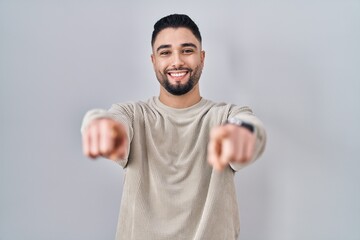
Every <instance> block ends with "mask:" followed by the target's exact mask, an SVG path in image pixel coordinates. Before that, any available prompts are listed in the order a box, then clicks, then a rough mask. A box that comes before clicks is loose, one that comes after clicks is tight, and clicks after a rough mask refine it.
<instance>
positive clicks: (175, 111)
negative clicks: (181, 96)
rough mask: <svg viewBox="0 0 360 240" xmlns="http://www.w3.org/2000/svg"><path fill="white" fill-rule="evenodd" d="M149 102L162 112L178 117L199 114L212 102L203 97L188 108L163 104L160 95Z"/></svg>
mask: <svg viewBox="0 0 360 240" xmlns="http://www.w3.org/2000/svg"><path fill="white" fill-rule="evenodd" d="M149 103H150V104H151V105H152V104H153V105H154V106H155V107H156V108H157V109H158V110H159V111H160V112H162V113H164V114H167V115H172V116H178V117H193V116H194V115H197V114H199V113H200V112H201V111H202V110H204V107H205V106H206V105H207V104H209V103H210V101H208V100H206V99H204V98H201V99H200V101H199V102H198V103H196V104H194V105H192V106H190V107H187V108H172V107H169V106H167V105H165V104H163V103H162V102H161V101H160V99H159V97H157V96H155V97H152V98H150V99H149Z"/></svg>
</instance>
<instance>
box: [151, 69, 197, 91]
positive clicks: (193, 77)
mask: <svg viewBox="0 0 360 240" xmlns="http://www.w3.org/2000/svg"><path fill="white" fill-rule="evenodd" d="M174 70H186V71H188V74H189V75H190V77H189V80H188V81H187V82H186V83H183V84H181V83H176V84H172V83H171V82H170V81H169V78H168V72H169V71H174ZM201 72H202V68H201V66H197V67H196V68H195V69H194V70H192V69H190V68H181V67H180V68H172V69H168V70H165V71H164V73H161V72H156V77H157V79H158V81H159V83H160V84H161V86H163V87H164V88H165V90H166V91H167V92H169V93H170V94H172V95H176V96H181V95H184V94H186V93H188V92H190V91H191V90H192V89H193V88H194V86H195V85H196V84H197V83H198V82H199V79H200V76H201Z"/></svg>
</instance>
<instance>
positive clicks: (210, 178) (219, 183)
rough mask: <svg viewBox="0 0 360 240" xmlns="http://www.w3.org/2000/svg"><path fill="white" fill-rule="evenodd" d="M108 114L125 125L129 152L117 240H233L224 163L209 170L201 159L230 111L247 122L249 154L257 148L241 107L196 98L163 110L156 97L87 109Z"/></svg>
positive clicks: (260, 138)
mask: <svg viewBox="0 0 360 240" xmlns="http://www.w3.org/2000/svg"><path fill="white" fill-rule="evenodd" d="M101 117H110V118H113V119H116V120H117V121H120V122H121V123H123V124H124V125H125V126H126V127H127V132H128V136H129V151H128V152H129V155H128V157H127V158H126V159H123V160H121V161H119V163H120V165H121V166H123V167H124V168H125V169H126V172H125V180H124V187H123V194H122V200H121V207H120V215H119V222H118V227H117V234H116V239H117V240H132V239H136V240H148V239H149V240H152V239H154V240H155V239H156V240H162V239H163V240H176V239H179V240H180V239H182V240H212V239H214V240H227V239H229V240H233V239H238V235H239V230H240V223H239V211H238V205H237V198H236V192H235V185H234V171H237V170H239V169H240V168H242V167H244V166H243V165H241V164H232V165H231V166H229V167H228V168H226V169H225V170H224V171H222V172H217V171H215V170H213V168H212V167H211V166H210V165H209V164H208V162H207V143H208V139H209V132H210V129H211V128H212V127H214V126H217V125H220V124H223V123H224V122H225V121H226V120H227V119H228V118H231V117H236V118H239V119H242V120H244V121H247V122H249V123H252V124H253V125H254V126H255V132H254V134H256V136H257V142H256V151H255V156H254V159H253V160H255V159H257V158H258V157H259V156H260V155H261V153H262V152H263V150H264V146H265V141H266V135H265V130H264V127H263V125H262V123H261V122H260V121H259V120H258V119H257V118H256V117H255V116H254V115H253V114H252V111H251V110H250V109H249V108H248V107H237V106H235V105H230V104H225V103H213V102H211V101H209V100H205V99H201V101H200V102H199V103H197V104H195V105H194V106H191V107H189V108H185V109H174V108H170V107H168V106H166V105H164V104H163V103H161V102H160V101H159V99H158V97H153V98H151V99H149V100H148V101H147V102H132V103H125V104H114V105H113V106H112V107H111V109H110V110H109V111H105V110H92V111H89V112H88V113H87V114H86V115H85V117H84V121H83V125H82V130H84V129H85V128H86V126H87V124H88V123H89V122H90V121H91V120H93V119H95V118H101Z"/></svg>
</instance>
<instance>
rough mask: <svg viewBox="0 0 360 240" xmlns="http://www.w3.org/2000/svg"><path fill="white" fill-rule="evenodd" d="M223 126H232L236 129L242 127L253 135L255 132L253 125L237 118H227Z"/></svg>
mask: <svg viewBox="0 0 360 240" xmlns="http://www.w3.org/2000/svg"><path fill="white" fill-rule="evenodd" d="M225 124H233V125H235V126H238V127H243V128H246V129H247V130H249V131H250V132H251V133H254V131H255V127H254V125H253V124H251V123H249V122H245V121H243V120H241V119H239V118H229V119H228V120H227V121H226V122H225Z"/></svg>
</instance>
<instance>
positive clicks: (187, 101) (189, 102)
mask: <svg viewBox="0 0 360 240" xmlns="http://www.w3.org/2000/svg"><path fill="white" fill-rule="evenodd" d="M159 100H160V102H162V103H163V104H165V105H167V106H169V107H172V108H187V107H191V106H193V105H195V104H196V103H198V102H200V100H201V96H200V91H199V84H196V85H195V86H194V88H193V89H191V90H190V92H188V93H186V94H184V95H181V96H176V95H172V94H170V93H169V92H168V91H166V90H165V89H164V88H163V87H162V86H161V87H160V96H159Z"/></svg>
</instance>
